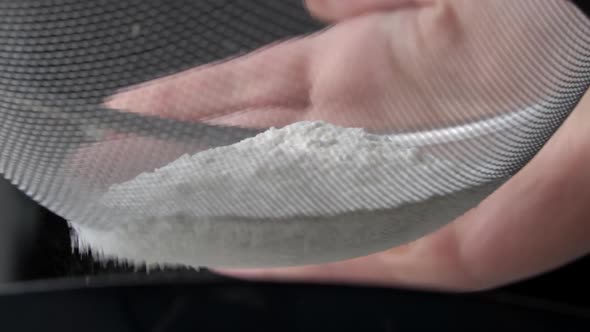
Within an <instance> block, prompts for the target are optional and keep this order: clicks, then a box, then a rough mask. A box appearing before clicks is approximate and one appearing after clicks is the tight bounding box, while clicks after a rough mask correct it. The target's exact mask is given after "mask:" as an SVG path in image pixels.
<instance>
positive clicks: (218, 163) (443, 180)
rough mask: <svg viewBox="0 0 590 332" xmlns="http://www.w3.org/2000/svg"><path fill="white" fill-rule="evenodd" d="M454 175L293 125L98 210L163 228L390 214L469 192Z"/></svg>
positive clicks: (418, 155)
mask: <svg viewBox="0 0 590 332" xmlns="http://www.w3.org/2000/svg"><path fill="white" fill-rule="evenodd" d="M458 172H459V169H458V165H456V164H454V163H452V162H450V161H448V160H440V159H437V158H434V157H433V156H432V155H429V154H428V153H426V152H425V151H423V150H421V148H415V147H408V146H403V145H402V144H400V143H399V142H397V143H396V142H393V141H392V140H391V139H390V138H389V137H387V136H379V135H374V134H370V133H367V132H366V131H365V130H363V129H355V128H341V127H337V126H334V125H331V124H328V123H324V122H299V123H295V124H292V125H290V126H287V127H284V128H281V129H269V130H267V131H265V132H264V133H262V134H259V135H257V136H256V137H253V138H249V139H246V140H243V141H241V142H239V143H237V144H234V145H231V146H226V147H221V148H216V149H211V150H207V151H204V152H200V153H197V154H195V155H192V156H189V155H185V156H183V157H181V158H179V159H178V160H176V161H173V162H171V163H170V164H168V165H166V166H165V167H162V168H160V169H157V170H155V171H153V172H147V173H144V174H141V175H139V176H137V177H136V178H134V179H133V180H131V181H128V182H125V183H121V184H118V185H114V186H112V187H111V188H110V190H109V191H108V192H107V193H106V195H105V196H104V197H103V198H102V201H101V203H102V204H104V205H106V206H109V207H114V208H116V207H118V208H124V209H128V210H130V211H133V213H134V214H136V215H137V217H142V218H149V219H150V220H158V221H160V222H162V223H166V220H169V219H175V220H178V219H179V218H183V219H187V220H188V222H191V221H190V220H193V219H198V218H224V217H232V218H235V217H243V218H291V217H301V216H333V215H340V214H345V213H349V212H356V211H372V210H384V209H391V208H395V207H399V206H401V205H404V204H410V203H416V202H421V201H424V200H427V199H429V198H432V197H433V196H440V195H445V194H448V193H451V192H455V191H457V190H461V189H463V188H465V187H468V185H469V184H468V183H467V184H466V183H465V182H463V181H460V180H459V181H458V180H457V178H456V177H457V173H458ZM460 178H461V177H460V176H459V179H460Z"/></svg>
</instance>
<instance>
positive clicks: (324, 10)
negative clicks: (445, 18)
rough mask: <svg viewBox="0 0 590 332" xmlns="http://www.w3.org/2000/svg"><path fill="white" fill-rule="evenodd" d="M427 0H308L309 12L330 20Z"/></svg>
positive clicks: (339, 19) (306, 2) (340, 19)
mask: <svg viewBox="0 0 590 332" xmlns="http://www.w3.org/2000/svg"><path fill="white" fill-rule="evenodd" d="M426 1H427V0H306V1H305V4H306V6H307V8H308V10H309V12H310V13H311V14H312V15H314V16H316V17H317V18H319V19H321V20H325V21H329V22H337V21H342V20H345V19H347V18H350V17H354V16H359V15H363V14H367V13H371V12H377V11H384V10H392V9H396V8H400V7H404V6H413V5H419V4H421V3H424V2H426Z"/></svg>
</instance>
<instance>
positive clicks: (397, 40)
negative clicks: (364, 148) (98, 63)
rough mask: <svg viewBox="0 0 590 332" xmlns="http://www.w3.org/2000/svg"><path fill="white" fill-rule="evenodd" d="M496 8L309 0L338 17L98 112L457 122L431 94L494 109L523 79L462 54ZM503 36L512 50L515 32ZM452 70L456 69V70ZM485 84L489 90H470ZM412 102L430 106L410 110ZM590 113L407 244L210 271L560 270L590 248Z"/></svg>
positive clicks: (463, 276)
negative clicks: (346, 256) (334, 257)
mask: <svg viewBox="0 0 590 332" xmlns="http://www.w3.org/2000/svg"><path fill="white" fill-rule="evenodd" d="M495 3H497V2H494V1H487V2H484V1H481V2H480V1H471V0H438V1H437V0H362V1H361V0H334V1H329V0H308V1H306V5H307V7H308V9H309V10H310V12H311V13H312V14H313V15H315V16H316V17H318V18H320V19H323V20H326V21H329V22H333V23H336V24H335V26H334V27H333V28H331V29H330V30H327V31H325V32H322V33H319V34H316V35H313V36H311V37H308V38H302V39H297V40H293V41H289V42H286V43H282V44H279V45H274V46H271V47H269V48H265V49H264V50H261V51H259V52H255V53H253V54H252V55H249V56H246V57H243V58H237V59H234V60H231V61H227V62H223V63H219V64H213V65H209V66H205V67H201V68H196V69H194V70H190V71H188V72H185V73H181V74H178V75H174V76H172V77H169V78H164V79H161V80H158V81H156V82H153V83H152V84H148V85H146V86H144V87H139V88H137V89H133V90H130V91H128V92H122V93H120V94H118V95H116V96H114V97H113V98H112V99H111V100H109V101H108V102H107V104H108V105H109V106H111V107H116V108H120V109H125V110H129V111H132V112H139V113H144V114H154V115H160V116H168V117H175V118H181V119H186V120H200V121H208V122H213V123H221V124H227V125H239V126H252V127H269V126H283V125H286V124H289V123H292V122H295V121H301V120H325V121H329V122H332V123H335V124H338V125H342V126H355V127H365V128H371V129H376V130H395V129H400V128H418V127H424V126H428V125H429V124H431V123H443V124H444V123H446V122H452V121H454V120H456V119H454V118H453V117H452V116H451V115H449V113H444V112H443V113H436V112H433V111H432V110H433V109H435V108H436V107H434V106H435V105H436V104H434V101H435V100H441V99H443V97H447V98H446V99H445V100H447V102H448V103H449V104H450V105H453V106H461V105H462V106H475V105H477V104H478V103H493V102H495V101H493V100H490V99H489V98H490V97H489V96H490V95H493V94H494V93H496V94H501V93H502V91H509V90H514V89H517V88H518V86H519V84H520V83H522V82H523V81H522V80H524V78H522V77H511V78H510V79H506V77H507V76H506V75H508V77H509V73H511V72H512V71H513V70H512V69H513V68H512V67H511V66H512V65H513V66H515V67H516V66H520V67H522V66H526V65H527V64H524V63H519V59H509V55H510V54H508V53H505V54H504V53H502V52H497V54H495V56H493V57H489V56H485V54H484V53H482V52H485V50H483V51H482V50H481V49H477V48H472V47H471V45H472V43H471V41H472V40H473V39H474V38H477V35H475V34H474V33H473V32H472V31H475V30H477V29H468V28H473V27H474V26H476V27H484V26H485V25H486V24H487V23H486V22H479V21H477V20H475V19H473V18H472V17H473V16H475V17H477V15H476V14H477V12H478V10H485V11H486V13H493V11H494V10H495V9H496V6H495ZM492 22H493V21H492ZM531 24H533V23H531ZM530 28H535V27H534V26H531V27H530ZM368 36H370V38H369V37H368ZM507 38H515V40H514V43H518V38H519V36H518V35H515V37H507ZM462 57H463V58H462ZM457 59H459V60H460V61H457ZM508 60H512V61H508ZM457 62H460V63H461V67H455V63H457ZM352 64H354V65H352ZM499 64H502V66H500V65H499ZM482 66H484V67H485V68H492V69H495V70H484V71H481V70H480V72H481V73H482V75H480V76H479V77H478V78H477V79H476V80H474V79H473V75H461V74H462V73H468V72H470V71H471V70H474V68H476V67H477V68H481V67H482ZM432 77H437V79H432ZM428 78H430V80H429V79H428ZM451 78H452V82H453V83H452V84H449V87H448V88H446V89H440V88H439V89H436V91H435V92H433V91H432V90H431V89H430V88H431V86H429V85H428V84H437V83H436V82H440V80H442V81H445V80H449V79H451ZM294 82H295V83H294ZM425 82H433V83H425ZM495 83H501V84H495ZM439 84H440V83H439ZM483 87H485V88H486V89H487V90H486V91H488V92H489V91H490V90H492V92H493V93H490V94H487V93H486V94H481V96H479V95H478V94H477V92H478V89H483ZM449 89H460V90H458V91H463V92H465V91H468V92H469V93H468V94H467V95H469V98H465V97H461V98H460V97H457V98H456V99H451V100H449V98H448V96H453V95H454V96H457V95H461V94H453V93H451V92H452V91H449ZM195 91H199V93H195ZM482 91H483V90H482ZM439 94H440V95H439ZM462 95H463V96H465V93H464V94H462ZM417 96H427V98H426V97H425V98H420V100H419V101H418V102H414V103H412V101H414V100H417V98H418V97H417ZM187 105H190V107H187ZM589 108H590V96H589V97H586V98H584V99H583V100H582V101H581V103H580V104H579V105H578V106H577V108H576V109H575V110H574V111H573V113H572V114H571V116H570V118H569V119H568V120H567V121H566V122H565V123H564V124H563V126H562V127H561V128H560V129H559V131H558V132H557V134H556V135H555V136H554V137H553V138H552V139H551V140H550V141H549V143H548V144H547V145H546V146H545V147H544V148H543V149H542V150H541V151H540V153H539V154H537V155H536V156H535V158H534V159H533V160H532V161H531V162H530V163H529V164H528V165H527V166H526V167H525V168H524V169H522V170H521V171H520V172H519V173H518V174H516V175H515V176H514V177H513V178H511V179H510V180H509V181H508V182H507V183H506V184H505V185H503V186H502V187H501V188H499V189H498V190H497V191H496V192H494V193H493V194H492V195H490V196H489V197H488V198H487V199H486V200H484V201H483V202H482V203H481V204H480V205H479V206H477V207H476V208H474V209H472V210H470V211H468V212H467V213H466V214H464V215H463V216H461V217H460V218H458V219H456V220H455V221H454V222H452V223H450V224H448V225H447V226H445V227H444V228H442V229H441V230H439V231H437V232H435V233H433V234H430V235H428V236H426V237H423V238H421V239H419V240H417V241H415V242H413V243H411V244H408V245H406V246H403V247H398V248H393V249H391V250H388V251H385V252H381V253H376V254H373V255H370V256H367V257H360V258H355V259H351V260H348V261H343V262H335V263H331V264H324V265H316V266H304V267H291V268H282V269H261V270H239V271H236V270H223V269H220V270H219V271H221V272H223V273H228V274H231V275H234V276H238V277H243V278H247V279H264V280H279V281H315V282H329V283H335V282H336V283H354V284H377V285H385V286H403V287H417V288H434V289H444V290H453V291H465V290H480V289H487V288H492V287H496V286H500V285H503V284H506V283H510V282H513V281H516V280H520V279H523V278H527V277H530V276H533V275H536V274H539V273H542V272H544V271H547V270H550V269H553V268H556V267H558V266H560V265H562V264H565V263H567V262H570V261H572V260H574V259H576V258H578V257H581V256H583V255H585V254H587V253H588V252H590V208H588V205H587V202H590V171H588V169H589V168H588V165H590V153H589V151H590V111H589ZM408 109H410V110H411V112H407V110H408ZM359 110H362V111H359ZM392 110H396V111H392ZM402 110H406V111H402ZM441 114H443V115H441ZM475 115H476V114H473V116H475ZM480 115H481V114H480Z"/></svg>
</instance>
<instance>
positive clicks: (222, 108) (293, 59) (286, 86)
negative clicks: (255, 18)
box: [106, 38, 312, 127]
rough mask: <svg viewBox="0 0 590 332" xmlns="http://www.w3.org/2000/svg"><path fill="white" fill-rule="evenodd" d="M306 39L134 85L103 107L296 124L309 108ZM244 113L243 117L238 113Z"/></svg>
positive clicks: (173, 115)
mask: <svg viewBox="0 0 590 332" xmlns="http://www.w3.org/2000/svg"><path fill="white" fill-rule="evenodd" d="M311 40H312V39H311V38H301V39H296V40H292V41H288V42H284V43H281V44H278V45H275V46H271V47H268V48H265V49H262V50H260V51H257V52H253V53H252V54H250V55H247V56H244V57H240V58H237V59H234V60H231V61H227V62H224V63H220V64H212V65H207V66H203V67H198V68H196V69H192V70H189V71H186V72H182V73H180V74H177V75H173V76H170V77H166V78H163V79H159V80H156V81H154V82H150V83H148V84H146V85H145V86H141V87H134V88H132V89H130V90H128V91H126V92H122V93H120V94H117V95H115V96H113V97H112V98H110V100H108V101H107V102H106V106H108V107H111V108H116V109H122V110H126V111H131V112H136V113H142V114H150V115H158V116H163V117H170V118H176V119H180V120H200V121H207V120H210V121H211V122H215V121H223V123H224V124H229V125H232V124H234V122H235V123H236V124H237V125H240V126H257V127H267V126H280V125H285V124H288V123H292V122H295V121H298V120H299V119H300V117H301V116H302V114H301V113H302V112H303V111H304V110H305V109H306V108H307V107H308V103H309V101H308V99H309V92H308V90H309V81H308V58H309V56H310V53H311V52H310V50H309V48H310V43H311ZM244 112H248V117H243V116H241V113H244Z"/></svg>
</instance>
